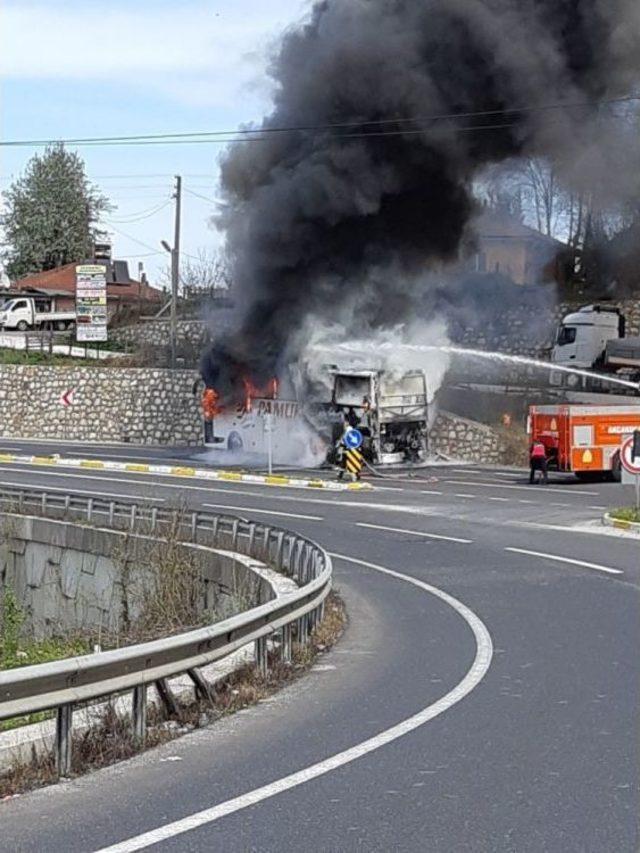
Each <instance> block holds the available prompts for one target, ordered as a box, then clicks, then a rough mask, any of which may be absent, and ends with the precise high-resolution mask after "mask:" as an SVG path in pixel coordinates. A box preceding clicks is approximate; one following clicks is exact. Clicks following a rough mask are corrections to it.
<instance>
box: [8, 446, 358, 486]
mask: <svg viewBox="0 0 640 853" xmlns="http://www.w3.org/2000/svg"><path fill="white" fill-rule="evenodd" d="M12 462H13V463H15V462H17V463H20V464H22V465H39V466H55V467H58V468H87V469H93V470H96V471H124V472H128V473H132V474H163V475H165V476H169V477H179V478H188V479H190V480H194V479H195V480H214V481H218V482H219V481H222V482H231V483H254V484H257V485H262V486H281V487H287V488H294V489H324V490H326V491H332V492H344V491H364V490H369V489H373V486H372V485H371V484H370V483H361V482H357V483H339V482H336V481H334V480H321V479H305V478H301V477H285V476H282V475H281V474H243V473H240V472H239V471H217V470H211V469H207V468H192V467H190V466H181V465H146V464H141V463H139V462H115V461H112V460H110V459H104V460H102V459H67V458H62V457H60V456H57V455H54V456H19V455H17V454H14V453H0V464H2V463H5V464H6V463H12Z"/></svg>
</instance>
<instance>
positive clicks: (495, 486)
mask: <svg viewBox="0 0 640 853" xmlns="http://www.w3.org/2000/svg"><path fill="white" fill-rule="evenodd" d="M445 483H448V484H449V485H453V486H475V488H477V489H478V488H480V489H524V490H525V491H527V492H530V491H531V489H533V488H535V487H534V486H510V485H508V484H507V483H479V482H477V481H474V482H471V481H470V480H445ZM558 485H562V484H561V483H559V484H558ZM599 494H600V493H599V492H588V491H586V490H585V489H574V488H573V486H571V487H570V488H569V489H567V492H566V495H567V497H568V496H569V495H595V496H596V497H598V496H599Z"/></svg>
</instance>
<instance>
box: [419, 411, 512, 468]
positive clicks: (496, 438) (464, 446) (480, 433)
mask: <svg viewBox="0 0 640 853" xmlns="http://www.w3.org/2000/svg"><path fill="white" fill-rule="evenodd" d="M429 451H430V455H436V454H442V455H443V456H445V457H447V458H450V459H460V460H462V461H465V462H486V463H489V464H500V463H504V456H505V452H506V447H505V443H504V441H503V440H502V437H501V436H500V435H499V434H498V432H497V431H496V430H494V429H493V428H492V427H490V426H486V425H485V424H481V423H478V422H477V421H470V420H467V418H461V417H458V415H454V414H452V413H451V412H442V411H441V412H438V414H437V416H436V419H435V422H434V424H433V426H432V428H431V431H430V433H429Z"/></svg>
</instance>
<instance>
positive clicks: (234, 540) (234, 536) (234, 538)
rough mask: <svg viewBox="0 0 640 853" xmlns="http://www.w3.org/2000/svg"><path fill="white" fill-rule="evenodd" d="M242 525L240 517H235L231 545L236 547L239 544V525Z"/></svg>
mask: <svg viewBox="0 0 640 853" xmlns="http://www.w3.org/2000/svg"><path fill="white" fill-rule="evenodd" d="M239 525H240V521H239V519H237V518H235V519H234V520H233V523H232V525H231V547H232V548H235V547H236V546H237V544H238V527H239Z"/></svg>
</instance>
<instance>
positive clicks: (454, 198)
mask: <svg viewBox="0 0 640 853" xmlns="http://www.w3.org/2000/svg"><path fill="white" fill-rule="evenodd" d="M639 66H640V4H639V3H638V2H637V0H517V2H514V0H423V2H417V0H324V2H319V3H316V4H315V6H314V7H313V9H312V11H311V13H310V16H309V18H308V20H307V21H306V22H305V23H304V24H302V25H299V26H297V27H296V28H293V29H291V30H289V31H288V32H287V33H286V34H285V35H284V37H283V38H282V41H281V44H280V46H279V49H278V51H277V54H276V56H275V57H274V58H273V61H272V64H271V67H270V75H271V77H272V78H273V81H274V83H275V93H274V107H273V111H272V112H271V114H270V115H269V116H268V117H266V118H265V119H264V120H263V122H262V124H260V125H257V126H256V127H255V128H254V130H255V131H256V134H255V137H254V141H248V140H247V141H240V142H237V143H234V144H233V145H232V146H231V147H230V149H229V150H228V151H227V153H226V154H225V155H224V157H223V161H222V168H221V192H222V196H223V198H224V206H223V207H222V212H221V214H220V215H219V216H218V217H217V219H216V224H217V226H218V227H220V228H222V229H224V231H225V233H226V246H227V253H228V260H229V264H230V271H231V280H232V282H233V286H234V289H235V299H236V301H237V303H238V306H239V309H240V310H239V313H238V318H237V321H236V324H235V327H234V328H233V329H232V330H231V331H230V332H229V333H228V334H226V335H225V336H224V337H223V338H221V339H218V341H217V343H216V345H215V347H214V349H212V350H211V352H209V353H208V354H207V355H206V356H205V358H204V360H203V373H204V376H205V379H206V380H207V382H208V384H211V385H213V386H215V387H218V388H220V389H221V391H222V393H225V391H226V390H228V388H230V387H231V386H232V385H233V384H234V383H235V382H236V381H237V378H238V377H239V376H240V375H242V374H244V373H247V374H248V375H250V376H251V377H252V379H253V381H255V382H257V383H260V382H263V381H267V380H268V379H269V377H270V376H272V375H273V374H275V373H277V372H278V370H279V367H280V366H281V365H282V364H283V363H284V362H288V361H290V360H292V359H295V358H297V356H298V355H299V352H300V350H301V348H302V347H304V344H305V340H306V338H307V336H308V331H309V326H310V323H313V322H314V320H315V318H318V320H320V321H328V322H331V323H334V324H335V323H340V324H342V326H343V327H344V329H345V333H346V334H353V333H356V334H357V335H358V337H360V338H362V337H366V336H367V334H368V333H369V332H370V331H371V330H375V329H379V328H382V327H390V326H395V325H397V324H398V323H402V322H405V321H406V320H407V319H409V318H412V316H413V314H414V313H415V311H416V310H418V309H417V307H416V306H420V303H421V299H423V295H424V287H426V286H428V285H426V284H425V282H427V281H428V279H429V276H428V275H425V271H426V270H427V269H431V270H433V269H438V268H439V267H440V266H441V265H443V264H446V263H447V262H451V261H454V260H455V259H456V258H457V257H458V253H459V249H460V245H461V241H463V239H464V238H465V237H466V235H467V229H468V225H469V221H470V218H471V217H472V214H473V212H474V207H475V202H474V199H473V195H472V182H473V180H474V177H475V176H477V175H478V174H479V173H480V172H481V170H482V169H483V168H485V167H486V166H487V165H489V164H494V163H500V162H503V161H505V160H507V159H509V158H514V157H516V158H517V157H520V156H524V155H542V156H545V157H548V158H550V159H551V160H552V161H553V162H554V164H555V165H556V167H557V168H558V169H559V170H560V172H561V173H562V174H563V175H564V176H565V177H566V179H567V180H569V181H573V182H574V183H575V184H581V185H582V186H583V187H588V186H589V183H590V182H595V181H598V182H600V183H606V185H607V186H608V188H609V191H610V192H611V193H615V192H618V191H619V192H620V193H622V192H624V191H627V190H628V186H629V175H630V174H631V164H629V168H628V169H625V167H624V156H625V155H624V147H623V146H621V149H620V155H619V159H617V161H616V167H615V169H612V164H611V162H610V156H611V150H612V145H613V144H614V143H613V140H615V139H616V138H618V136H619V133H618V131H619V128H620V125H621V124H623V122H621V121H620V115H619V114H620V112H621V111H623V110H625V109H628V108H629V104H625V103H611V102H610V101H611V100H612V99H617V98H619V97H621V96H624V95H625V94H627V93H629V92H632V91H633V89H634V86H635V85H636V84H637V81H638V71H639ZM605 102H606V103H605ZM558 105H562V106H560V107H559V106H558ZM256 137H257V138H256ZM605 177H606V181H605Z"/></svg>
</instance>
